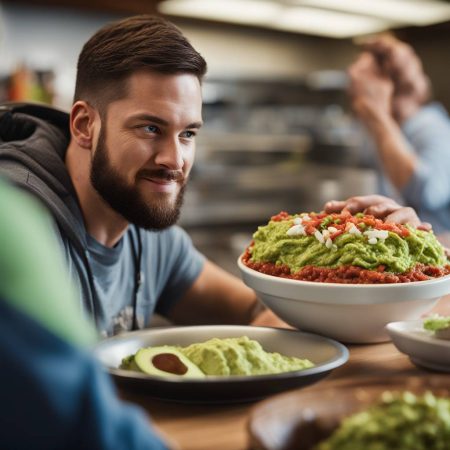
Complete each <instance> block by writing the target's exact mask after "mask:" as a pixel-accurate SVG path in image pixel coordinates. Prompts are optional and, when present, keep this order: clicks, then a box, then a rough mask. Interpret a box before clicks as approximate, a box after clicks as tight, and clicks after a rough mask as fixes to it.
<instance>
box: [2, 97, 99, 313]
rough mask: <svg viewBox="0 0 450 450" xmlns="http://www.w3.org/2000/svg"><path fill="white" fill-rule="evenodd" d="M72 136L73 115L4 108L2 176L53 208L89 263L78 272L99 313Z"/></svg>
mask: <svg viewBox="0 0 450 450" xmlns="http://www.w3.org/2000/svg"><path fill="white" fill-rule="evenodd" d="M69 140H70V132H69V115H68V114H67V113H65V112H63V111H59V110H57V109H53V108H50V107H47V106H43V105H38V104H27V103H7V104H4V105H1V106H0V175H2V176H4V177H5V178H8V179H9V180H11V181H12V182H13V183H14V184H16V185H17V186H19V187H21V188H24V189H25V190H26V191H28V192H30V193H32V194H33V195H34V196H36V197H37V198H38V199H39V200H40V201H41V202H42V203H43V204H44V205H45V206H46V207H47V208H48V209H49V210H50V211H51V213H52V215H53V217H54V219H55V221H56V223H57V226H58V227H59V229H60V232H61V233H62V234H64V235H65V236H67V237H68V239H69V240H70V241H71V243H72V245H73V248H74V250H75V251H76V252H77V253H78V255H79V257H80V260H81V261H84V262H85V263H84V264H79V267H77V268H76V270H77V271H78V272H80V271H81V272H84V274H85V276H86V279H87V280H89V283H88V284H87V285H84V284H82V286H84V290H83V293H82V294H83V297H84V302H85V304H86V305H87V307H88V310H89V311H90V313H91V314H93V315H94V316H95V289H94V288H93V280H92V274H91V271H90V270H89V269H90V267H89V264H88V263H87V264H86V254H85V253H86V248H87V243H86V233H85V228H84V223H83V216H82V214H81V210H80V207H79V205H78V202H77V196H76V194H75V189H74V187H73V184H72V180H71V179H70V175H69V173H68V171H67V169H66V166H65V162H64V159H65V155H66V150H67V146H68V145H69ZM77 260H78V259H75V260H74V262H75V261H77Z"/></svg>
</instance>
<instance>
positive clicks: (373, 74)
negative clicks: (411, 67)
mask: <svg viewBox="0 0 450 450" xmlns="http://www.w3.org/2000/svg"><path fill="white" fill-rule="evenodd" d="M348 75H349V77H350V88H349V94H350V98H351V102H352V107H353V110H354V111H355V113H356V114H357V115H358V116H359V117H360V118H361V120H362V121H363V122H364V123H365V124H366V125H367V126H368V127H369V128H371V127H372V124H373V123H374V122H378V120H379V119H380V118H386V117H388V118H389V117H391V116H392V111H391V104H392V95H393V92H394V85H393V83H392V81H391V80H390V79H389V78H388V77H387V76H386V75H384V74H383V73H382V71H381V69H380V67H379V65H378V63H377V61H376V59H375V57H374V55H373V54H371V53H369V52H364V53H362V54H361V55H360V56H359V57H358V59H357V60H356V61H355V62H354V63H353V64H352V65H351V66H350V67H349V69H348Z"/></svg>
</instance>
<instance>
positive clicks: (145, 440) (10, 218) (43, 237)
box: [0, 180, 168, 450]
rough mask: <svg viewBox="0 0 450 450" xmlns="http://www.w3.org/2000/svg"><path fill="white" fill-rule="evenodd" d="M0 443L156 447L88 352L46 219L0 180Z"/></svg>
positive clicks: (115, 449) (103, 449) (89, 338)
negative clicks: (0, 412) (0, 211)
mask: <svg viewBox="0 0 450 450" xmlns="http://www.w3.org/2000/svg"><path fill="white" fill-rule="evenodd" d="M0 204H1V205H2V214H1V215H0V241H1V242H0V360H1V362H2V368H1V371H0V399H1V402H2V405H3V412H2V414H1V416H0V447H1V448H2V449H16V450H21V449H24V450H25V449H27V450H28V449H34V450H40V449H42V450H50V449H64V448H73V449H88V448H91V449H97V450H122V449H130V450H132V449H136V450H138V449H139V450H144V449H148V450H163V449H167V448H168V447H167V445H166V444H164V443H163V441H162V440H161V438H160V437H158V435H157V434H155V433H154V432H153V431H152V429H151V425H150V423H149V419H148V417H146V415H145V414H144V412H143V411H140V409H139V408H137V407H134V406H131V405H127V404H125V403H124V402H122V401H120V400H119V399H118V397H117V396H116V393H115V391H114V388H113V386H112V383H111V380H110V379H109V377H108V375H106V373H105V372H104V370H103V368H101V367H100V365H99V364H98V363H97V362H96V361H94V358H93V357H92V356H91V355H90V353H89V351H88V347H89V345H91V344H92V343H93V342H94V341H95V338H96V336H95V332H94V328H93V327H92V326H91V324H90V323H88V322H87V321H85V318H84V317H83V315H82V312H81V308H80V306H79V304H77V294H76V291H75V289H74V286H73V285H72V283H71V282H70V278H69V275H68V273H67V272H66V270H65V264H64V261H63V257H62V255H61V254H60V252H59V251H58V250H59V249H58V243H57V241H56V239H55V237H54V236H53V235H52V232H51V226H52V225H51V221H50V218H49V217H47V215H46V214H45V211H44V209H43V208H42V206H41V205H39V204H38V203H37V202H36V200H35V199H33V198H31V197H30V195H29V194H27V193H25V192H21V191H19V190H18V189H17V188H13V187H12V186H10V185H8V184H7V183H5V182H4V181H2V180H0Z"/></svg>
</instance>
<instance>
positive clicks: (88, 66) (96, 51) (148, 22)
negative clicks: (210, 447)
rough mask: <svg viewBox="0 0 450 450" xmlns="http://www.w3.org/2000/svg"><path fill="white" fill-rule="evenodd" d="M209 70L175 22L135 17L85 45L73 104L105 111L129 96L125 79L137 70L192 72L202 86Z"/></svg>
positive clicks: (113, 25)
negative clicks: (77, 103)
mask: <svg viewBox="0 0 450 450" xmlns="http://www.w3.org/2000/svg"><path fill="white" fill-rule="evenodd" d="M206 69H207V66H206V61H205V60H204V59H203V57H202V56H201V55H200V54H199V53H198V52H197V51H196V50H195V49H194V47H192V45H191V44H190V42H189V41H188V40H187V39H186V37H184V36H183V34H182V33H181V31H180V30H179V29H178V28H177V27H176V26H175V25H174V24H172V23H171V22H168V21H167V20H164V19H162V18H160V17H157V16H151V15H139V16H133V17H129V18H126V19H123V20H119V21H117V22H113V23H110V24H108V25H106V26H104V27H103V28H101V29H100V30H98V31H97V32H96V33H95V34H94V35H93V36H92V37H91V38H90V39H89V40H88V41H87V42H86V43H85V45H84V46H83V49H82V50H81V53H80V55H79V58H78V66H77V79H76V85H75V97H74V102H75V101H78V100H85V101H87V102H89V103H90V104H92V106H94V107H96V108H98V109H99V110H104V109H105V107H106V106H107V105H108V104H109V103H110V102H111V101H113V100H118V99H120V98H123V97H124V96H125V95H126V92H127V91H126V87H127V86H126V80H127V78H128V77H129V76H130V75H132V74H133V73H135V72H136V71H139V70H151V71H154V72H158V73H163V74H178V73H188V74H193V75H195V76H196V77H197V78H198V79H199V81H200V82H201V81H202V78H203V76H204V75H205V73H206ZM103 112H105V111H103Z"/></svg>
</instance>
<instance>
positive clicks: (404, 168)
mask: <svg viewBox="0 0 450 450" xmlns="http://www.w3.org/2000/svg"><path fill="white" fill-rule="evenodd" d="M349 76H350V80H351V88H350V94H351V99H352V106H353V109H354V111H355V112H356V114H357V115H358V116H359V118H360V119H361V120H362V122H363V123H364V125H365V126H366V127H367V129H368V131H369V132H370V134H371V135H372V137H373V139H374V140H375V144H376V147H377V150H378V153H379V156H380V159H381V162H382V165H383V167H384V170H385V172H386V174H387V176H388V177H389V179H390V180H391V182H392V183H393V184H394V186H395V187H397V188H398V189H402V188H403V187H405V186H406V185H407V184H408V182H409V181H410V179H411V177H412V175H413V174H414V172H415V171H416V169H417V165H418V158H417V156H416V155H415V154H414V152H413V151H412V150H411V148H410V147H409V144H408V141H407V140H406V139H405V137H404V136H403V133H402V130H401V128H400V126H399V125H398V123H397V122H396V121H395V119H394V118H393V115H392V110H391V108H392V106H391V105H392V96H393V89H394V86H393V83H392V81H391V80H389V78H387V77H386V76H384V75H383V74H382V73H381V71H380V68H379V67H378V64H377V62H376V60H375V57H374V56H373V55H372V54H370V53H363V54H362V55H361V56H360V57H359V58H358V60H357V61H356V62H355V63H354V64H353V65H352V66H351V67H350V69H349Z"/></svg>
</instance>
